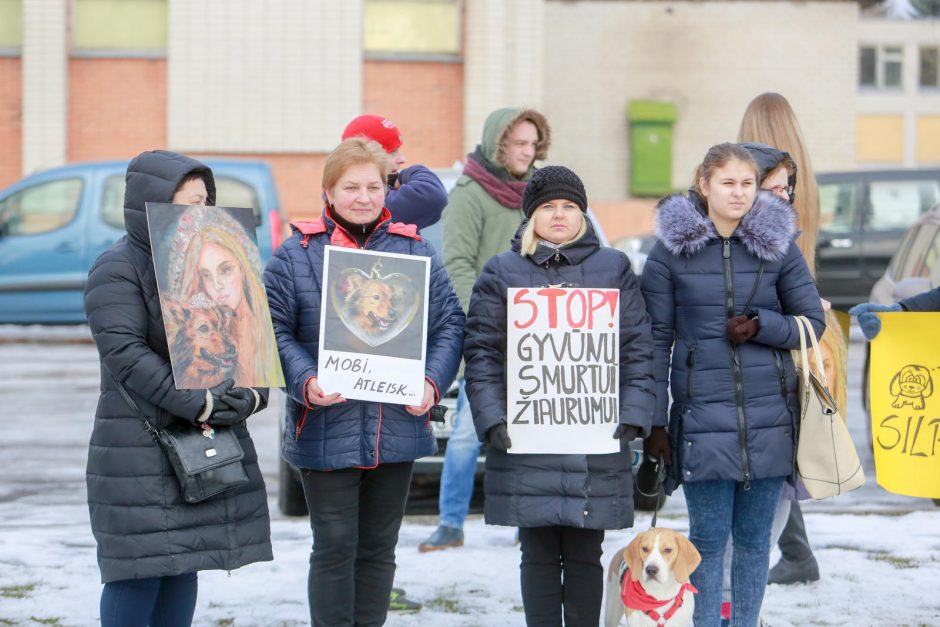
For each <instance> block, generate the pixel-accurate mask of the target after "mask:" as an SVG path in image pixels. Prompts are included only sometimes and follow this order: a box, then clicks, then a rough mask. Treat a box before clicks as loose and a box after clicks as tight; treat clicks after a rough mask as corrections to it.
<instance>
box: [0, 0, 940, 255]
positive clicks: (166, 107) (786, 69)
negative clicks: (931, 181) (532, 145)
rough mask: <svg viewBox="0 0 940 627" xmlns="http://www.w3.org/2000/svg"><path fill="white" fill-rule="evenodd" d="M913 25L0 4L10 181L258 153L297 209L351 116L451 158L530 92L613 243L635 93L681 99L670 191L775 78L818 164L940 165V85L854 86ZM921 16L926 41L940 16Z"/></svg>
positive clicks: (658, 4) (807, 12)
mask: <svg viewBox="0 0 940 627" xmlns="http://www.w3.org/2000/svg"><path fill="white" fill-rule="evenodd" d="M905 28H907V27H906V26H905V25H904V24H901V25H897V24H894V25H892V26H891V27H890V28H880V27H878V26H877V25H876V24H874V23H872V22H868V21H866V20H865V19H864V18H861V17H860V16H859V9H858V5H857V3H856V2H852V1H849V0H806V1H795V0H779V1H777V0H775V1H757V0H739V1H731V0H716V1H712V2H692V1H682V0H670V1H657V0H647V1H640V0H607V1H600V0H360V1H354V0H317V1H316V2H314V1H311V0H270V1H268V2H264V3H259V2H255V1H254V0H198V1H192V0H29V1H24V0H0V85H2V86H3V89H0V187H3V186H5V185H7V184H9V183H11V182H13V181H15V180H16V179H18V178H20V177H21V176H23V175H24V174H28V173H30V172H33V171H35V170H37V169H41V168H44V167H51V166H55V165H60V164H61V163H64V162H67V161H82V160H93V159H112V158H128V157H130V156H133V155H134V154H136V153H138V152H140V151H142V150H146V149H152V148H163V147H167V148H170V149H174V150H180V151H185V152H188V153H191V154H195V155H224V156H244V157H253V158H263V159H266V160H268V161H269V162H270V163H271V164H272V166H273V169H274V172H275V177H276V179H277V184H278V189H279V192H280V195H281V200H282V203H283V204H284V206H285V208H286V209H287V211H288V213H289V214H290V215H291V216H292V217H300V216H303V217H307V216H311V215H313V214H315V213H318V212H319V210H320V206H319V205H320V201H319V198H320V191H321V190H320V188H319V180H320V175H321V170H322V165H323V161H324V159H325V155H326V153H328V152H329V150H330V149H331V148H332V147H333V146H335V144H336V143H337V142H338V140H339V137H340V133H341V131H342V129H343V127H344V126H345V124H346V122H347V121H348V120H350V119H351V118H352V117H354V116H356V115H358V114H360V113H366V112H368V113H380V114H383V115H386V116H388V117H389V118H390V119H392V120H394V121H395V122H396V123H397V124H398V125H399V127H400V128H401V130H402V133H403V135H404V138H405V144H404V146H403V150H404V152H405V154H406V155H407V157H408V159H409V161H410V162H412V163H424V164H426V165H429V166H431V167H449V166H451V164H453V163H454V162H455V161H457V160H463V159H464V158H465V154H466V153H467V152H468V151H470V150H472V149H473V147H474V146H475V144H476V143H477V142H478V141H479V134H480V130H481V127H482V122H483V119H484V118H485V116H486V115H487V113H489V111H491V110H492V109H494V108H497V107H500V106H507V105H525V106H532V107H536V108H539V109H541V110H543V111H544V112H545V113H546V114H547V115H548V117H549V120H550V123H551V124H552V128H553V132H554V143H553V147H552V150H551V154H550V156H549V158H550V160H551V161H552V162H554V163H564V164H566V165H569V166H571V167H572V168H574V169H575V170H576V171H578V172H579V173H581V174H582V175H583V178H584V179H585V183H586V186H587V189H588V191H589V192H590V195H591V202H592V204H593V205H595V206H596V207H597V208H598V209H599V212H600V213H601V214H602V215H603V217H604V222H605V226H608V230H609V231H610V234H611V235H613V236H617V235H620V234H623V233H624V232H630V231H634V230H637V229H641V228H643V226H642V225H641V224H640V223H642V222H643V220H644V219H646V217H648V211H645V210H643V211H640V210H638V211H636V212H635V211H633V210H632V207H633V206H632V205H627V204H625V201H626V200H627V199H628V198H629V194H630V190H629V182H628V175H627V172H628V169H629V166H630V145H629V135H628V133H629V125H628V121H627V116H626V108H627V103H628V102H629V101H631V100H634V99H654V100H663V101H667V102H671V103H673V104H675V106H676V108H677V111H678V118H677V121H676V123H675V127H674V139H673V161H672V172H671V175H672V181H673V186H674V187H676V188H680V187H683V186H685V185H686V184H687V181H688V180H689V179H690V177H691V172H692V169H693V168H694V165H695V163H696V162H697V160H698V159H700V158H701V155H702V154H703V153H704V151H705V149H706V148H707V147H708V146H710V145H712V144H714V143H717V142H720V141H726V140H730V139H733V138H734V136H735V135H736V133H737V127H738V124H739V122H740V118H741V115H742V113H743V111H744V108H745V106H746V105H747V103H748V101H750V99H751V98H753V97H754V96H755V95H757V94H759V93H761V92H764V91H777V92H780V93H783V94H784V95H786V96H787V98H788V99H790V101H791V103H792V104H793V106H794V109H795V110H796V112H797V115H798V116H799V118H800V122H801V125H802V127H803V131H804V134H805V136H806V139H807V143H808V145H809V150H810V153H811V155H812V158H813V164H814V167H815V168H816V170H828V169H840V168H841V169H845V168H852V167H855V166H856V165H858V164H862V165H864V164H865V163H868V162H871V163H874V162H878V163H883V162H891V161H892V159H891V158H887V159H885V158H884V156H885V155H888V157H891V156H892V155H895V156H897V155H900V157H899V158H898V159H896V160H895V161H896V163H897V164H899V165H900V164H902V163H903V164H904V165H916V164H918V163H923V162H931V160H933V161H936V160H937V159H940V157H938V156H937V155H938V154H940V149H938V148H937V146H936V145H935V143H929V141H928V140H925V139H924V138H929V137H931V136H932V133H931V129H933V128H934V127H936V126H937V125H938V124H940V122H938V120H940V118H937V116H936V115H935V114H934V115H932V116H931V115H930V114H928V113H926V111H925V110H924V106H926V107H927V108H928V109H929V108H930V107H931V106H934V105H936V98H937V96H936V93H934V92H931V91H930V90H925V89H920V90H919V91H918V90H917V89H914V92H913V93H911V92H909V91H902V92H898V93H894V92H892V93H888V94H872V93H871V90H865V89H860V88H859V84H858V80H859V46H860V45H861V44H863V43H864V42H863V41H862V40H865V41H867V42H874V43H875V44H879V45H881V44H882V43H883V42H887V41H888V40H887V39H885V37H888V39H891V38H892V37H893V38H894V39H899V40H900V39H903V38H904V37H905V35H904V32H907V31H906V30H904V29H905ZM919 28H920V29H921V30H919V31H918V33H920V34H919V35H918V39H917V41H918V42H919V43H920V45H921V46H922V47H923V46H926V47H928V48H929V47H930V46H931V45H933V46H936V41H937V38H938V34H937V29H936V25H934V26H933V27H929V26H919ZM931 28H932V30H931ZM892 29H894V30H892ZM897 29H901V31H897ZM896 31H897V32H896ZM882 33H887V34H885V35H883V34H882ZM892 41H893V39H892ZM931 42H933V43H931ZM905 54H908V53H905ZM910 54H916V53H910ZM912 98H913V100H912ZM918 99H926V100H924V103H926V104H924V106H921V105H918V104H914V105H912V104H910V103H911V102H915V103H916V102H920V101H919V100H918ZM909 111H914V113H911V112H909ZM936 111H937V109H936V108H934V109H933V112H934V113H935V112H936ZM883 115H889V116H891V115H893V116H894V117H893V118H891V120H890V121H891V122H892V124H893V125H892V124H889V125H887V126H885V125H884V124H882V125H881V126H878V124H879V122H883V120H882V119H881V118H879V117H878V116H883ZM898 115H900V116H901V118H900V120H901V121H900V123H897V116H898ZM918 116H920V117H918ZM878 129H881V131H879V130H878ZM879 132H881V133H888V137H884V136H882V135H879ZM892 132H893V133H894V134H900V135H901V137H900V139H898V138H892V137H891V136H890V133H892ZM857 139H858V145H857V141H856V140H857ZM892 141H900V142H901V144H900V146H901V147H900V148H896V149H895V150H894V152H890V151H886V150H884V149H883V148H884V146H885V145H889V144H890V142H892ZM917 142H920V144H921V145H918V144H917ZM873 145H874V146H875V147H876V149H875V153H874V154H876V156H877V159H874V160H873V159H871V158H868V157H869V156H870V155H869V153H870V152H871V151H872V150H873V149H872V146H873ZM860 150H861V151H862V152H863V153H864V154H861V153H859V151H860ZM879 150H880V152H879ZM889 153H890V154H889ZM925 160H926V161H925ZM648 205H649V203H648V202H646V203H645V204H644V205H642V206H643V207H648Z"/></svg>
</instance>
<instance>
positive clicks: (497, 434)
mask: <svg viewBox="0 0 940 627" xmlns="http://www.w3.org/2000/svg"><path fill="white" fill-rule="evenodd" d="M486 445H487V446H490V447H492V448H494V449H496V450H498V451H502V452H503V453H505V452H506V451H508V450H509V448H510V447H511V446H512V440H510V439H509V431H508V430H507V429H506V423H505V422H500V423H497V424H495V425H493V426H492V427H490V430H489V431H487V432H486Z"/></svg>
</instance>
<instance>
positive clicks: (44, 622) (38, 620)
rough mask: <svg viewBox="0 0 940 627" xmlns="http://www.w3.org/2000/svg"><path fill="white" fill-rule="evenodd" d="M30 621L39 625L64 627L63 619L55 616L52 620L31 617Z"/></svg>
mask: <svg viewBox="0 0 940 627" xmlns="http://www.w3.org/2000/svg"><path fill="white" fill-rule="evenodd" d="M29 620H31V621H33V622H34V623H39V624H40V625H52V627H64V625H63V624H62V619H61V618H59V617H58V616H53V617H51V618H39V617H37V616H30V617H29Z"/></svg>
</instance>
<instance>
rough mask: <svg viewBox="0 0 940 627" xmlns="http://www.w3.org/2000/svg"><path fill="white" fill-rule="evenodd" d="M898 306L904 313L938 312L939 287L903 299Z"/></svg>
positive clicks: (939, 306) (939, 303) (939, 309)
mask: <svg viewBox="0 0 940 627" xmlns="http://www.w3.org/2000/svg"><path fill="white" fill-rule="evenodd" d="M900 304H901V307H903V308H904V309H905V310H906V311H940V287H935V288H934V289H932V290H929V291H926V292H923V293H922V294H917V295H916V296H911V297H910V298H905V299H904V300H902V301H901V303H900Z"/></svg>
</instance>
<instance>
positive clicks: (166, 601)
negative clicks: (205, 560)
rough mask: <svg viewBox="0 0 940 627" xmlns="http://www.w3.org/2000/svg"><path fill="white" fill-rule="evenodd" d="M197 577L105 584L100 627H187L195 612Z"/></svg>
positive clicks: (155, 578)
mask: <svg viewBox="0 0 940 627" xmlns="http://www.w3.org/2000/svg"><path fill="white" fill-rule="evenodd" d="M197 589H198V582H197V580H196V573H184V574H182V575H175V576H172V577H149V578H147V579H124V580H122V581H111V582H108V583H106V584H104V590H102V592H101V625H102V627H148V625H149V627H187V626H188V625H192V623H193V613H194V612H195V611H196V592H197Z"/></svg>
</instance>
